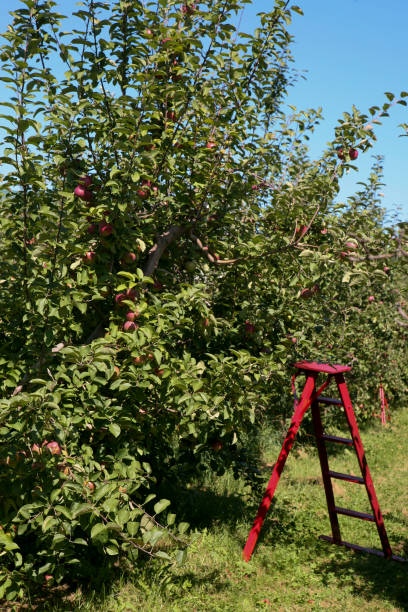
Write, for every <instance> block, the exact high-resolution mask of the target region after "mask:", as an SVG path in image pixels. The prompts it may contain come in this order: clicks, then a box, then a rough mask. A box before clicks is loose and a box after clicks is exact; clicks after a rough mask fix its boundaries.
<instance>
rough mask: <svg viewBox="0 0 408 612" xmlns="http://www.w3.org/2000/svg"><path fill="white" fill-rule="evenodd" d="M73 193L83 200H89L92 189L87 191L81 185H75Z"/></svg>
mask: <svg viewBox="0 0 408 612" xmlns="http://www.w3.org/2000/svg"><path fill="white" fill-rule="evenodd" d="M74 194H75V195H76V196H78V198H81V200H85V202H90V201H91V200H92V191H88V190H87V189H85V187H82V185H77V186H76V187H75V189H74Z"/></svg>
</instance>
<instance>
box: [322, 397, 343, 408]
mask: <svg viewBox="0 0 408 612" xmlns="http://www.w3.org/2000/svg"><path fill="white" fill-rule="evenodd" d="M317 401H318V402H319V403H320V404H333V406H342V405H343V402H342V401H341V400H339V399H335V398H334V397H324V396H323V395H319V397H318V398H317Z"/></svg>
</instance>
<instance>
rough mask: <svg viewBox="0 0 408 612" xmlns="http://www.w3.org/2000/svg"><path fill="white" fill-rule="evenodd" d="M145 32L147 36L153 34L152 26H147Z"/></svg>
mask: <svg viewBox="0 0 408 612" xmlns="http://www.w3.org/2000/svg"><path fill="white" fill-rule="evenodd" d="M145 34H146V36H153V32H152V31H151V29H150V28H146V29H145Z"/></svg>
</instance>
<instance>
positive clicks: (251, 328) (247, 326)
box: [245, 320, 255, 334]
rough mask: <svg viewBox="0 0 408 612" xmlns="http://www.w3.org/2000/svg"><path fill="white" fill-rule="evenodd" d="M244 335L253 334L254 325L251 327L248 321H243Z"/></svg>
mask: <svg viewBox="0 0 408 612" xmlns="http://www.w3.org/2000/svg"><path fill="white" fill-rule="evenodd" d="M245 333H246V334H253V333H255V325H253V324H252V323H251V322H250V321H248V320H246V321H245Z"/></svg>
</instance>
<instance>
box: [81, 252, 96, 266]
mask: <svg viewBox="0 0 408 612" xmlns="http://www.w3.org/2000/svg"><path fill="white" fill-rule="evenodd" d="M95 260H96V253H95V251H88V252H87V253H85V255H84V256H83V257H82V261H83V262H84V263H85V264H88V265H90V264H93V263H95Z"/></svg>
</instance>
